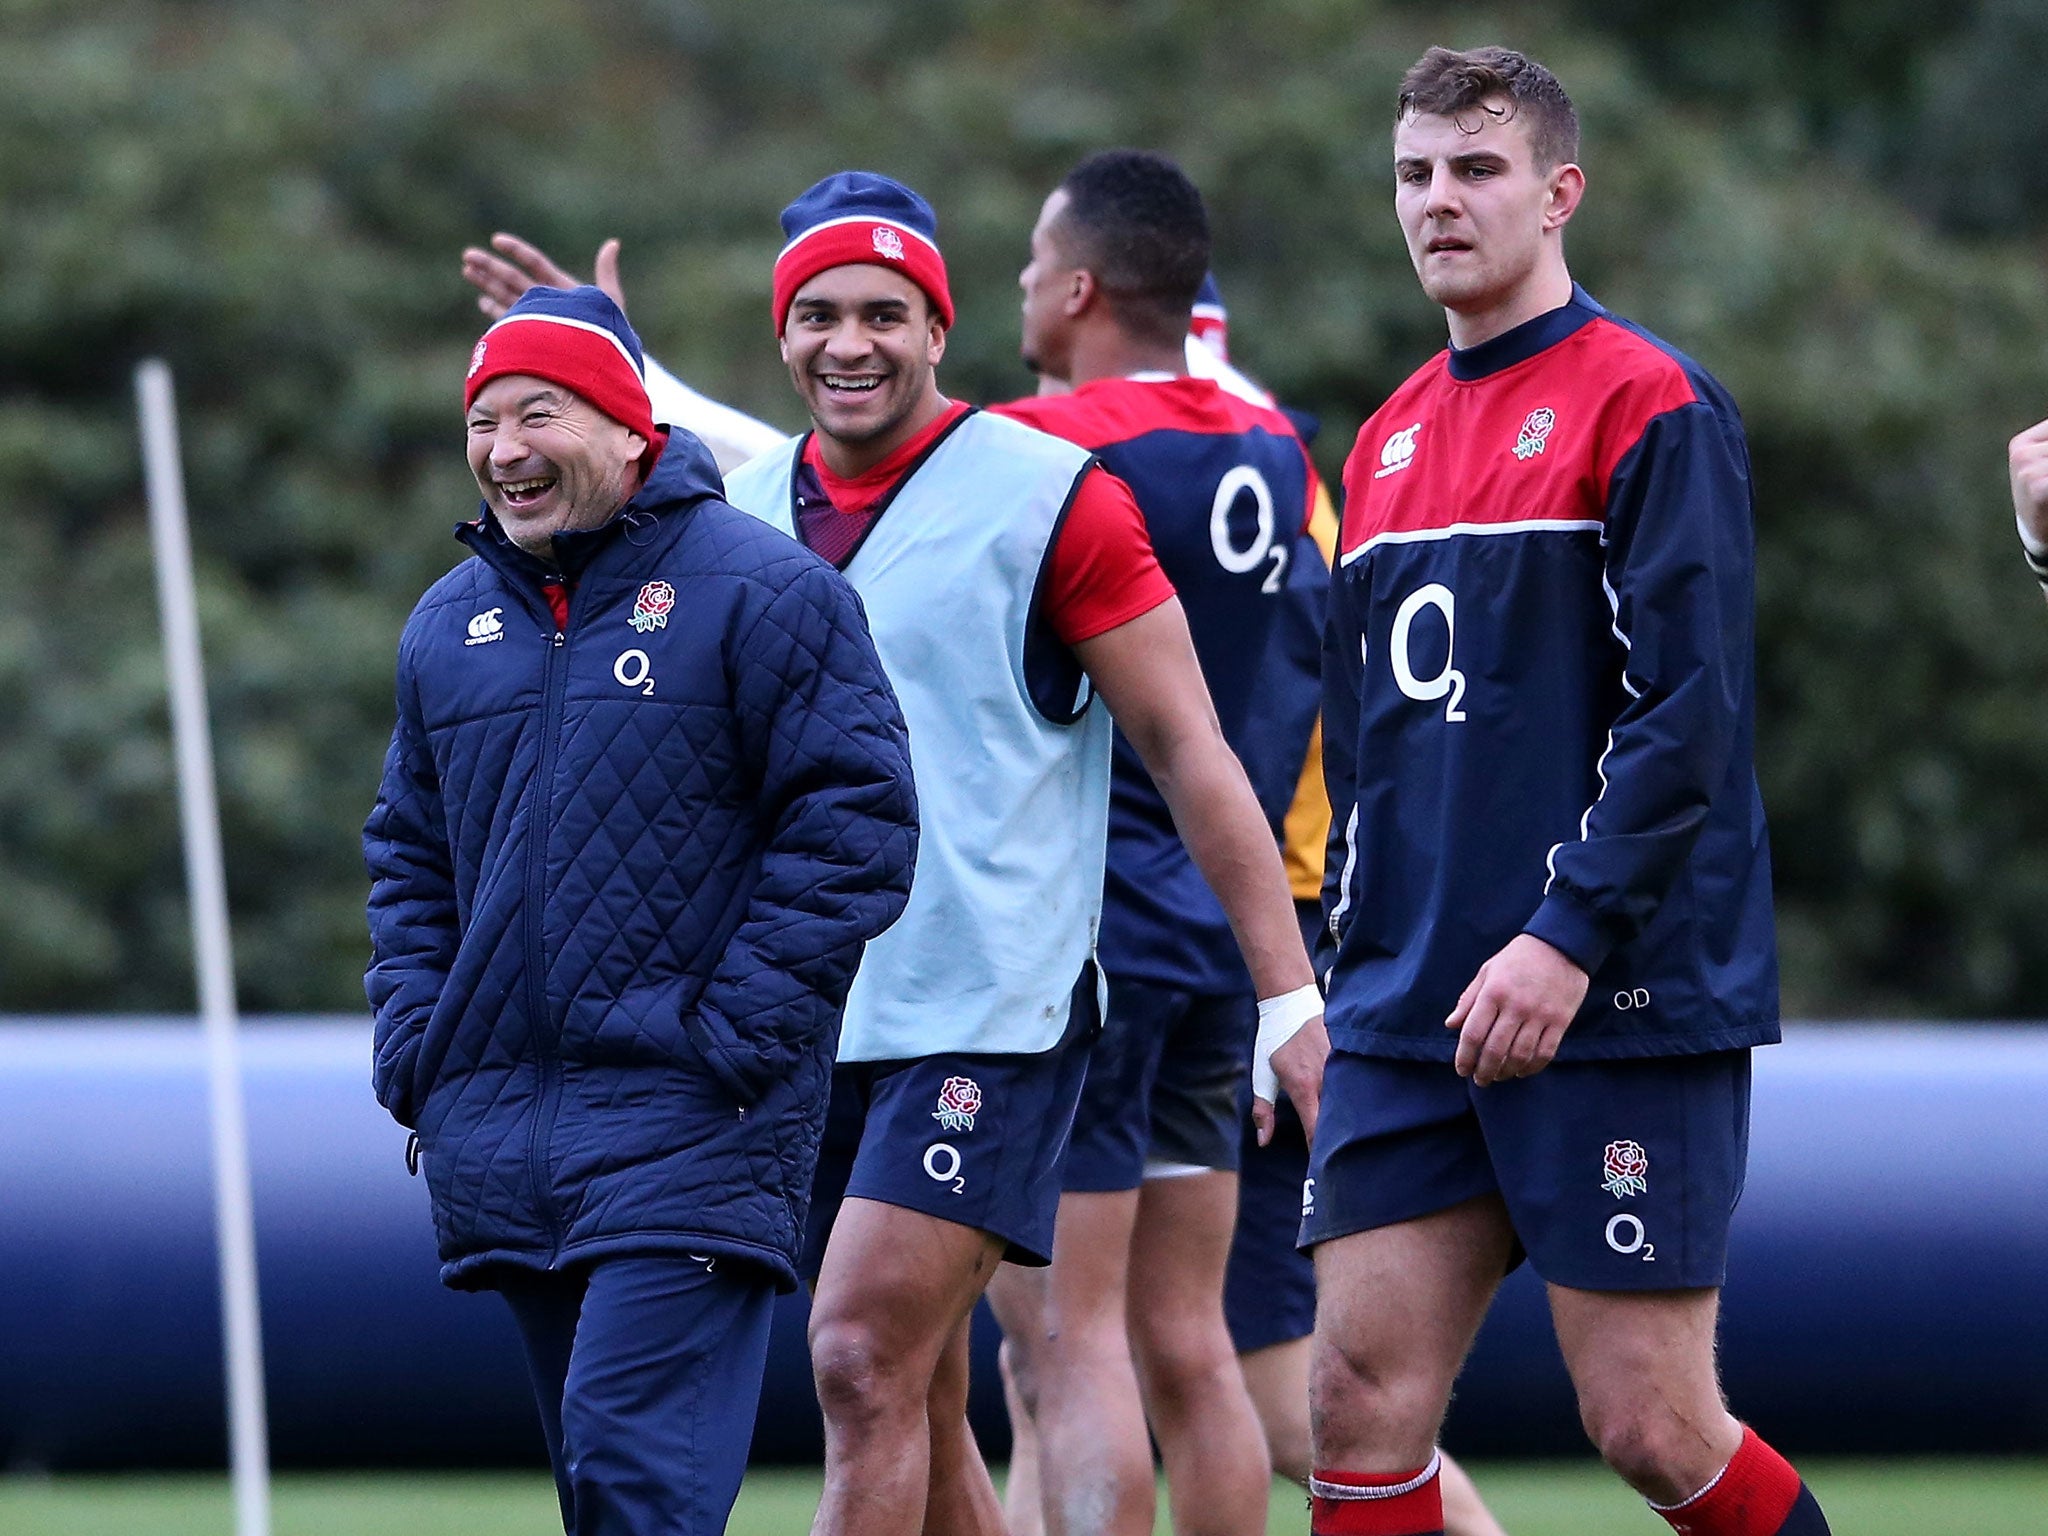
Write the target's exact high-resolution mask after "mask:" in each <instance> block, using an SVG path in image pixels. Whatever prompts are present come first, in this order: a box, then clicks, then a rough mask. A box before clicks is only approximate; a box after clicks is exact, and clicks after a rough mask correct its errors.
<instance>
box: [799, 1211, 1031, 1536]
mask: <svg viewBox="0 0 2048 1536" xmlns="http://www.w3.org/2000/svg"><path fill="white" fill-rule="evenodd" d="M1002 1249H1003V1242H1002V1239H1001V1238H998V1237H993V1236H991V1235H990V1234H988V1233H986V1232H979V1231H976V1230H975V1229H973V1228H971V1227H963V1226H960V1225H958V1224H956V1223H954V1222H950V1221H941V1220H940V1219H939V1218H938V1217H936V1216H927V1215H924V1214H923V1213H922V1212H918V1211H911V1210H905V1209H904V1208H902V1207H901V1206H894V1205H884V1204H882V1203H880V1202H878V1201H874V1200H864V1199H860V1198H858V1197H849V1198H848V1199H847V1201H846V1203H845V1204H844V1205H843V1206H841V1207H840V1210H839V1215H838V1219H837V1220H836V1221H835V1222H834V1223H833V1228H832V1239H831V1242H830V1243H829V1244H828V1245H827V1246H826V1249H825V1262H824V1266H823V1268H822V1270H821V1272H820V1273H819V1276H818V1286H817V1295H816V1297H815V1299H814V1301H813V1303H812V1307H811V1327H810V1340H811V1373H812V1376H813V1379H814V1380H815V1381H816V1383H817V1388H818V1404H819V1406H820V1407H821V1408H822V1409H823V1410H824V1415H825V1489H824V1494H823V1497H822V1498H821V1500H820V1502H819V1505H818V1517H817V1520H816V1522H815V1523H814V1524H813V1525H812V1527H811V1529H812V1531H813V1533H814V1536H903V1533H904V1532H905V1531H910V1530H917V1529H920V1528H921V1527H922V1525H923V1523H924V1511H925V1506H926V1497H927V1492H928V1487H929V1482H930V1478H931V1473H932V1470H933V1467H934V1460H933V1455H932V1429H931V1420H930V1406H929V1403H930V1397H931V1393H932V1388H933V1384H934V1380H935V1378H936V1377H937V1374H938V1370H939V1363H940V1357H941V1356H942V1355H943V1354H944V1353H945V1350H946V1347H947V1345H948V1344H949V1343H950V1342H951V1340H952V1338H953V1335H954V1332H955V1331H956V1330H957V1329H958V1328H959V1327H960V1325H961V1324H962V1323H963V1322H964V1321H965V1320H966V1319H967V1317H968V1315H969V1314H970V1313H971V1312H972V1311H973V1308H974V1303H975V1300H976V1298H978V1297H979V1296H980V1295H981V1292H982V1288H983V1287H984V1286H985V1285H987V1283H988V1278H989V1276H990V1275H991V1274H992V1273H993V1272H994V1271H995V1268H996V1265H997V1263H998V1261H999V1260H1000V1259H1001V1257H1002ZM941 1464H943V1459H942V1463H941ZM948 1507H949V1508H951V1507H955V1506H954V1505H953V1504H952V1501H951V1500H950V1499H949V1500H948Z"/></svg>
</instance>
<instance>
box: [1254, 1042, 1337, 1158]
mask: <svg viewBox="0 0 2048 1536" xmlns="http://www.w3.org/2000/svg"><path fill="white" fill-rule="evenodd" d="M1329 1055H1330V1036H1329V1032H1328V1031H1327V1030H1325V1029H1324V1028H1323V1020H1322V1016H1321V1015H1317V1016H1316V1017H1315V1018H1313V1019H1310V1020H1309V1021H1308V1022H1307V1023H1306V1024H1304V1025H1302V1026H1301V1028H1300V1029H1298V1030H1296V1031H1295V1032H1294V1038H1293V1039H1292V1040H1289V1041H1288V1042H1287V1043H1286V1044H1285V1045H1283V1046H1281V1047H1280V1049H1279V1050H1277V1051H1275V1052H1274V1053H1273V1072H1274V1074H1275V1075H1276V1076H1277V1077H1278V1078H1279V1079H1280V1087H1281V1088H1282V1090H1283V1091H1285V1093H1286V1094H1287V1097H1288V1100H1289V1102H1291V1103H1292V1104H1293V1105H1294V1112H1295V1113H1296V1114H1297V1115H1299V1116H1301V1128H1302V1130H1303V1132H1305V1133H1306V1135H1307V1136H1308V1139H1309V1140H1310V1141H1311V1142H1313V1141H1314V1140H1315V1138H1316V1114H1317V1112H1318V1111H1319V1110H1320V1109H1321V1108H1322V1102H1323V1063H1324V1062H1325V1061H1327V1060H1328V1059H1329ZM1252 1124H1253V1125H1254V1126H1255V1127H1257V1129H1258V1133H1259V1145H1260V1146H1262V1147H1263V1146H1265V1145H1267V1144H1268V1143H1269V1142H1271V1141H1272V1139H1273V1106H1272V1104H1271V1103H1269V1102H1268V1101H1267V1100H1265V1099H1253V1100H1252Z"/></svg>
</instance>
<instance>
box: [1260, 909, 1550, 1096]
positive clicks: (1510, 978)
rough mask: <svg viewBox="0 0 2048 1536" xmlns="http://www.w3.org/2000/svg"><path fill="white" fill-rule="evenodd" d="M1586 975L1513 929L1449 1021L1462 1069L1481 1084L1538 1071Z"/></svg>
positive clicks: (1546, 1061)
mask: <svg viewBox="0 0 2048 1536" xmlns="http://www.w3.org/2000/svg"><path fill="white" fill-rule="evenodd" d="M1588 979H1589V978H1588V977H1587V975H1586V973H1585V972H1584V971H1582V970H1580V969H1579V968H1578V967H1577V966H1576V965H1574V964H1573V963H1572V962H1571V961H1570V960H1568V959H1567V958H1566V957H1565V956H1564V954H1563V953H1562V952H1561V951H1559V950H1557V949H1555V948H1553V947H1552V946H1551V945H1548V944H1546V943H1544V942H1543V941H1542V940H1541V939H1539V938H1536V937H1534V936H1533V935H1531V934H1526V933H1520V934H1516V935H1515V937H1514V938H1513V939H1511V940H1509V941H1508V945H1507V947H1506V948H1505V949H1503V950H1502V951H1501V952H1500V953H1499V954H1497V955H1495V956H1494V957H1493V958H1492V959H1491V960H1489V961H1487V962H1486V964H1484V965H1482V966H1480V967H1479V974H1478V975H1477V976H1474V977H1473V978H1472V980H1471V981H1470V982H1469V983H1468V984H1467V985H1466V987H1465V991H1464V993H1463V995H1462V996H1460V997H1459V999H1458V1006H1457V1007H1455V1008H1453V1009H1452V1010H1451V1016H1450V1017H1449V1018H1448V1019H1445V1020H1444V1027H1445V1028H1446V1029H1455V1030H1457V1031H1458V1063H1457V1064H1458V1072H1459V1075H1460V1076H1463V1077H1469V1078H1471V1079H1472V1081H1473V1082H1475V1083H1478V1084H1479V1085H1481V1086H1482V1087H1484V1086H1485V1085H1486V1084H1488V1083H1497V1082H1500V1081H1502V1080H1503V1079H1505V1078H1510V1077H1533V1076H1534V1075H1535V1074H1536V1073H1538V1072H1541V1071H1542V1070H1543V1069H1544V1068H1545V1067H1547V1066H1549V1065H1550V1062H1551V1059H1552V1058H1553V1057H1554V1056H1556V1055H1557V1047H1558V1045H1559V1043H1560V1042H1562V1041H1563V1039H1564V1032H1565V1030H1566V1029H1567V1028H1568V1027H1569V1026H1570V1024H1571V1022H1572V1020H1573V1018H1575V1017H1576V1016H1577V1014H1578V1011H1579V1004H1581V1003H1583V1002H1584V1001H1585V1000H1586V985H1587V981H1588ZM1276 1059H1277V1058H1276Z"/></svg>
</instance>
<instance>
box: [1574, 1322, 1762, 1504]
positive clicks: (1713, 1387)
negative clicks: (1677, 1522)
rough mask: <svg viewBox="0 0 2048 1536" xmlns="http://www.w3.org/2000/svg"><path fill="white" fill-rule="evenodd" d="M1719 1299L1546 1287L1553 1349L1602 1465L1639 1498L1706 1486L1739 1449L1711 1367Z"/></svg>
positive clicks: (1674, 1496)
mask: <svg viewBox="0 0 2048 1536" xmlns="http://www.w3.org/2000/svg"><path fill="white" fill-rule="evenodd" d="M1720 1300H1721V1293H1720V1292H1719V1291H1710V1290H1697V1291H1578V1290H1573V1289H1571V1288H1570V1287H1568V1286H1562V1285H1553V1286H1551V1287H1550V1315H1551V1318H1552V1319H1553V1320H1554V1322H1555V1323H1556V1325H1557V1344H1558V1348H1559V1349H1560V1350H1562V1351H1563V1353H1564V1363H1565V1368H1566V1369H1567V1370H1569V1371H1570V1372H1571V1376H1572V1385H1573V1387H1574V1388H1576V1389H1577V1391H1578V1394H1579V1417H1580V1419H1581V1420H1582V1421H1583V1422H1584V1424H1585V1426H1586V1434H1587V1435H1588V1437H1590V1438H1591V1440H1592V1442H1593V1444H1594V1446H1595V1448H1597V1449H1598V1450H1599V1452H1600V1457H1601V1459H1602V1460H1603V1461H1605V1462H1606V1463H1607V1464H1608V1466H1610V1467H1612V1468H1613V1469H1614V1470H1615V1471H1616V1472H1617V1473H1619V1474H1620V1475H1621V1477H1622V1479H1623V1481H1625V1482H1626V1483H1628V1485H1629V1486H1630V1487H1632V1488H1634V1489H1635V1490H1636V1491H1637V1492H1638V1493H1640V1494H1642V1495H1643V1497H1644V1498H1646V1499H1650V1500H1653V1501H1655V1502H1656V1503H1659V1504H1674V1503H1676V1502H1678V1501H1679V1500H1680V1499H1684V1498H1688V1497H1690V1496H1691V1495H1692V1494H1694V1493H1697V1492H1698V1491H1699V1490H1700V1489H1702V1488H1704V1487H1705V1486H1706V1485H1707V1484H1708V1483H1709V1482H1710V1481H1711V1480H1712V1479H1713V1478H1714V1476H1715V1475H1716V1474H1717V1473H1719V1472H1720V1470H1721V1469H1722V1468H1723V1467H1725V1466H1727V1465H1728V1461H1729V1458H1730V1457H1732V1456H1733V1455H1734V1454H1735V1451H1736V1448H1737V1447H1738V1446H1739V1445H1741V1443H1742V1426H1741V1424H1740V1423H1738V1422H1737V1420H1736V1418H1735V1416H1734V1415H1733V1414H1731V1413H1730V1412H1729V1411H1728V1408H1727V1405H1726V1403H1725V1402H1724V1401H1723V1400H1722V1397H1721V1383H1720V1379H1719V1377H1718V1375H1717V1374H1716V1372H1715V1369H1714V1320H1715V1317H1716V1316H1717V1314H1718V1312H1719V1309H1720Z"/></svg>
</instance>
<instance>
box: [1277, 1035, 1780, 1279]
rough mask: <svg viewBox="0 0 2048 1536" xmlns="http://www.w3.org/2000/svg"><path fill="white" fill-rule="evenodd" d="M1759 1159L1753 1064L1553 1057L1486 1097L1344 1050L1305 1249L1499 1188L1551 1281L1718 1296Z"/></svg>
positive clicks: (1311, 1185) (1324, 1117) (1449, 1076)
mask: <svg viewBox="0 0 2048 1536" xmlns="http://www.w3.org/2000/svg"><path fill="white" fill-rule="evenodd" d="M1748 1156H1749V1052H1748V1051H1746V1050H1739V1051H1717V1052H1713V1053H1709V1054H1704V1055H1698V1056H1650V1057H1633V1058H1628V1059H1624V1060H1618V1061H1571V1062H1554V1063H1552V1064H1551V1065H1550V1066H1549V1067H1547V1068H1545V1069H1544V1070H1543V1071H1541V1072H1539V1073H1537V1074H1536V1075H1535V1076H1534V1077H1525V1078H1516V1079H1513V1080H1512V1081H1509V1082H1504V1083H1495V1084H1492V1085H1491V1086H1489V1087H1485V1088H1478V1087H1474V1086H1473V1084H1472V1082H1471V1081H1470V1079H1468V1078H1463V1077H1460V1076H1458V1075H1457V1073H1456V1072H1455V1071H1454V1070H1453V1069H1452V1067H1451V1065H1450V1063H1448V1062H1420V1061H1396V1060H1392V1059H1388V1058H1383V1057H1374V1056H1360V1055H1355V1054H1353V1053H1352V1052H1349V1051H1341V1050H1340V1051H1332V1052H1331V1053H1330V1060H1329V1065H1328V1066H1327V1068H1325V1070H1324V1073H1323V1098H1322V1111H1321V1119H1320V1120H1319V1121H1318V1123H1317V1125H1316V1138H1315V1146H1314V1147H1313V1149H1312V1150H1311V1151H1310V1154H1309V1182H1308V1184H1307V1185H1306V1186H1305V1187H1304V1190H1303V1208H1302V1222H1301V1242H1302V1245H1303V1246H1304V1247H1308V1246H1312V1245H1313V1244H1316V1243H1321V1242H1327V1241H1329V1240H1330V1239H1332V1238H1337V1237H1345V1236H1348V1235H1350V1234H1351V1233H1354V1232H1365V1231H1370V1230H1371V1229H1373V1228H1375V1227H1385V1226H1392V1225H1393V1224H1394V1223H1396V1222H1401V1221H1409V1220H1413V1219H1414V1218H1416V1217H1418V1216H1427V1215H1429V1214H1430V1213H1431V1212H1433V1211H1441V1210H1446V1209H1448V1208H1449V1207H1451V1206H1454V1205H1457V1204H1460V1203H1462V1202H1463V1201H1466V1200H1470V1199H1472V1198H1474V1197H1475V1196H1478V1195H1485V1194H1494V1193H1498V1194H1499V1195H1500V1197H1501V1199H1502V1201H1503V1202H1504V1203H1505V1204H1506V1206H1507V1212H1508V1219H1509V1220H1510V1221H1511V1222H1512V1223H1513V1224H1514V1229H1515V1237H1516V1239H1517V1242H1518V1244H1519V1246H1520V1250H1521V1251H1520V1252H1518V1253H1517V1254H1516V1255H1515V1256H1514V1258H1513V1259H1512V1260H1511V1261H1510V1262H1511V1265H1512V1264H1517V1263H1520V1262H1521V1259H1522V1257H1524V1256H1526V1257H1527V1258H1528V1260H1529V1262H1530V1263H1531V1264H1532V1265H1533V1266H1534V1267H1535V1270H1536V1273H1537V1274H1539V1275H1541V1276H1542V1277H1543V1278H1544V1279H1545V1280H1547V1281H1549V1282H1551V1283H1552V1284H1554V1285H1568V1286H1572V1287H1574V1288H1577V1289H1580V1290H1588V1291H1654V1290H1674V1289H1681V1288H1692V1287H1703V1286H1719V1285H1720V1284H1721V1283H1722V1282H1723V1280H1724V1279H1725V1278H1726V1277H1727V1269H1728V1221H1729V1217H1730V1216H1731V1215H1733V1213H1734V1210H1735V1203H1736V1201H1737V1200H1738V1199H1740V1198H1741V1195H1742V1180H1743V1172H1744V1168H1745V1166H1746V1164H1747V1161H1748Z"/></svg>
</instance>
